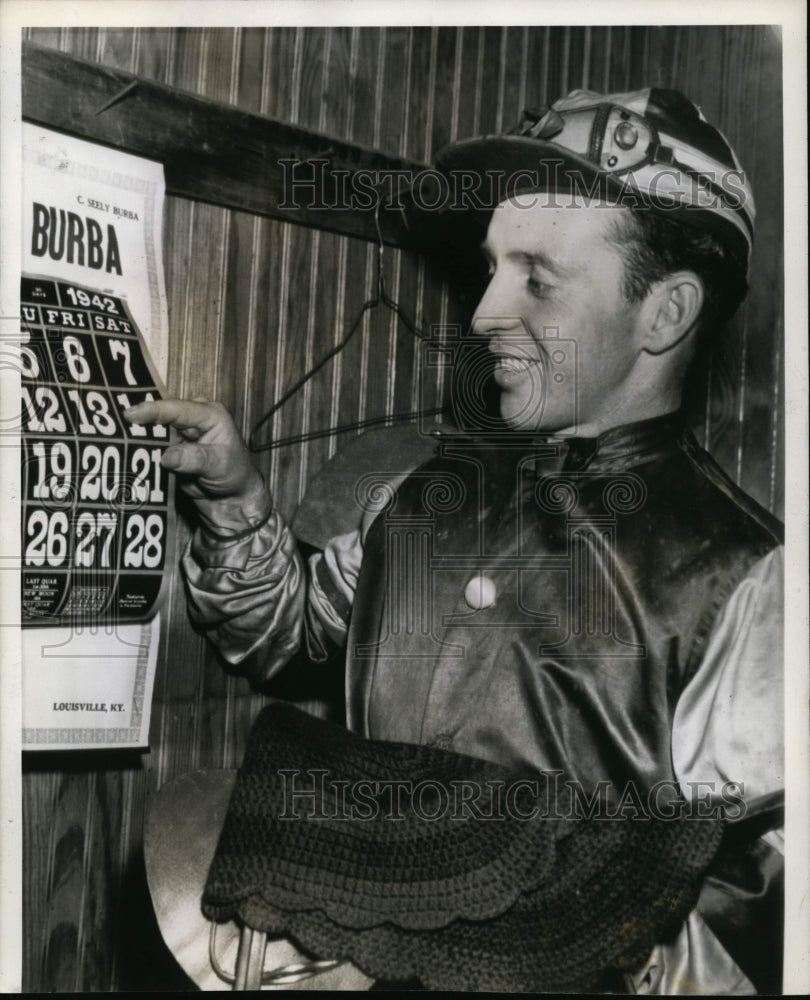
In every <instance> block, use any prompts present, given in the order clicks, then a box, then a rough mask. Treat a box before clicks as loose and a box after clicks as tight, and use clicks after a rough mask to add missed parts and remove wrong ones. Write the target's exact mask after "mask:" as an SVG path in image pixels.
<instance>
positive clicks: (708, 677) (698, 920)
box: [628, 548, 784, 996]
mask: <svg viewBox="0 0 810 1000" xmlns="http://www.w3.org/2000/svg"><path fill="white" fill-rule="evenodd" d="M783 589H784V588H783V551H782V549H781V548H778V549H776V550H774V551H773V552H772V553H770V554H769V555H768V556H766V557H765V558H764V559H762V560H760V562H758V563H757V564H756V565H755V566H754V567H753V569H752V570H751V571H750V572H749V573H748V575H747V576H746V577H745V579H744V580H743V581H742V582H741V583H740V585H739V586H738V587H737V588H736V590H735V591H734V593H733V594H732V595H731V597H730V599H729V600H728V601H727V603H726V605H725V607H724V608H723V610H722V612H721V614H720V616H719V618H718V620H717V623H716V625H715V628H714V630H713V632H712V635H711V637H710V640H709V643H708V646H707V648H706V653H705V656H704V658H703V661H702V662H701V665H700V667H699V669H698V671H697V673H696V674H695V676H694V677H693V679H692V680H691V681H690V682H689V684H688V685H687V686H686V688H685V690H684V691H683V693H682V695H681V697H680V699H679V701H678V704H677V706H676V709H675V717H674V720H673V727H672V762H673V767H674V770H675V774H676V776H677V778H678V781H679V783H680V785H681V789H682V791H683V793H684V796H685V797H686V798H687V800H690V799H694V796H695V795H696V794H697V795H698V796H700V797H703V796H706V795H712V794H714V795H715V796H716V795H717V792H718V790H719V789H721V788H722V787H723V785H724V784H725V783H732V784H733V785H734V786H736V794H738V795H739V797H740V798H742V800H743V801H744V802H745V803H746V806H748V805H750V804H753V803H756V802H757V800H760V801H762V800H763V799H764V797H765V796H768V795H770V794H772V793H774V792H778V791H780V790H782V789H783V788H784V727H783V716H784V707H783V692H784V680H783V672H784V671H783V666H784V664H783V632H782V622H783ZM762 841H763V843H762V845H761V846H760V847H759V848H758V849H757V856H758V857H768V856H770V858H771V859H772V860H771V861H770V862H769V864H770V866H771V867H773V866H774V865H778V863H779V862H778V859H779V858H780V856H781V855H783V854H784V840H783V830H782V829H776V830H771V831H769V832H768V833H766V834H765V835H764V836H763V838H762ZM763 891H764V890H763ZM699 911H700V904H699V907H698V909H697V910H694V911H693V912H692V914H691V915H690V917H689V920H688V921H687V923H686V925H685V926H684V927H683V928H682V930H681V932H680V934H679V935H678V936H677V937H676V938H675V939H674V940H673V941H672V942H671V943H669V944H665V945H660V944H659V945H656V947H655V948H654V949H653V952H652V954H651V955H650V957H649V959H648V961H647V962H646V963H645V965H644V967H643V968H642V969H640V970H639V971H638V972H637V973H634V974H633V975H632V977H629V978H630V980H631V982H630V984H628V985H629V986H630V988H631V992H636V993H648V994H670V995H677V994H682V993H700V994H703V995H708V996H724V995H725V996H743V995H746V994H754V993H756V992H757V991H756V989H755V988H754V985H753V984H752V983H751V981H750V980H749V979H748V977H747V976H746V974H745V973H744V972H743V970H742V969H741V968H740V966H739V965H738V964H737V962H736V961H735V960H734V958H732V956H731V954H729V953H728V952H727V951H726V948H725V946H724V945H723V944H721V942H720V941H719V940H718V938H717V937H716V936H715V934H714V933H713V931H712V929H711V928H710V927H709V926H708V924H707V922H706V921H705V920H704V919H703V917H702V916H701V912H699ZM740 919H741V918H740ZM766 936H767V935H766ZM760 937H762V935H760ZM737 957H738V958H739V957H740V955H739V954H738V955H737ZM743 964H745V963H743Z"/></svg>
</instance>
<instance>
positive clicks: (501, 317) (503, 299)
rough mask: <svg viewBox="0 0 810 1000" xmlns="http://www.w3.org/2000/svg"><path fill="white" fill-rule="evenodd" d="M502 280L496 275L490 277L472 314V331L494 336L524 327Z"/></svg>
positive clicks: (517, 330) (483, 335)
mask: <svg viewBox="0 0 810 1000" xmlns="http://www.w3.org/2000/svg"><path fill="white" fill-rule="evenodd" d="M509 300H510V296H509V294H508V290H507V288H506V285H505V283H504V282H503V281H499V280H498V277H497V275H496V276H494V277H493V278H492V280H491V281H490V283H489V285H488V286H487V290H486V291H485V292H484V294H483V296H482V298H481V301H480V302H479V303H478V306H477V308H476V310H475V313H474V314H473V318H472V332H473V333H474V334H477V335H479V336H482V337H494V336H496V335H497V334H499V333H513V334H514V333H517V332H519V331H521V330H522V329H523V328H524V325H523V320H522V318H521V317H520V316H519V315H518V314H517V311H516V309H515V307H514V304H513V303H512V304H511V306H510V301H509Z"/></svg>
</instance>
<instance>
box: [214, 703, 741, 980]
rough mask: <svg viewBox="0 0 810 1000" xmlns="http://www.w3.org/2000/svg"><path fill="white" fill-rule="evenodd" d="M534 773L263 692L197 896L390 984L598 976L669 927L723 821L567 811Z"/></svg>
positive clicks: (641, 954) (679, 919)
mask: <svg viewBox="0 0 810 1000" xmlns="http://www.w3.org/2000/svg"><path fill="white" fill-rule="evenodd" d="M543 779H544V775H543V774H540V775H538V774H530V775H527V774H525V773H515V772H512V771H509V770H508V769H505V768H503V767H499V766H497V765H494V764H491V763H489V762H486V761H482V760H478V759H476V758H473V757H469V756H465V755H461V754H456V753H453V752H450V751H447V750H442V749H438V748H435V747H426V746H415V745H412V744H404V743H392V742H385V741H376V740H367V739H364V738H362V737H359V736H357V735H355V734H353V733H350V732H348V731H347V730H345V729H343V728H342V727H340V726H337V725H335V724H333V723H330V722H325V721H323V720H321V719H317V718H314V717H312V716H309V715H307V714H305V713H304V712H301V711H300V710H298V709H296V708H294V707H292V706H290V705H286V704H283V703H275V704H271V705H269V706H268V707H267V708H265V709H263V710H262V712H261V713H260V715H259V716H258V718H257V720H256V722H255V724H254V727H253V729H252V731H251V734H250V737H249V740H248V746H247V749H246V752H245V757H244V761H243V764H242V767H241V769H240V771H239V775H238V778H237V782H236V785H235V788H234V791H233V794H232V797H231V801H230V804H229V807H228V813H227V816H226V819H225V824H224V826H223V829H222V833H221V835H220V840H219V844H218V847H217V851H216V854H215V856H214V860H213V862H212V865H211V869H210V871H209V875H208V881H207V884H206V888H205V892H204V895H203V912H204V914H205V915H206V917H208V918H209V919H213V920H227V919H234V918H236V919H240V920H242V921H244V922H245V923H247V924H248V925H250V926H251V927H254V928H256V929H258V930H262V931H265V932H267V933H268V934H283V935H286V936H288V937H290V938H292V939H293V940H295V941H296V942H297V943H298V944H300V945H301V946H302V947H303V948H304V949H305V950H307V951H309V952H311V953H312V954H314V955H316V956H318V957H322V958H330V959H346V960H349V961H351V962H353V963H354V964H355V965H356V966H358V967H359V968H360V969H361V970H362V971H363V972H365V973H366V974H367V975H369V976H372V977H373V978H375V979H382V980H386V981H389V982H405V981H411V980H414V979H416V980H418V981H419V982H420V983H421V984H422V985H423V986H424V987H425V988H428V989H455V990H498V991H504V990H505V991H520V992H524V991H549V992H552V991H553V992H571V991H592V990H598V989H600V988H601V985H603V984H604V983H605V982H606V981H610V978H609V977H610V976H611V974H616V973H621V972H624V971H631V970H633V969H634V968H637V967H638V966H640V965H641V964H642V963H643V962H644V961H645V960H646V959H647V957H648V955H649V953H650V950H651V949H652V947H653V945H654V944H655V943H656V942H658V941H663V940H666V939H667V938H668V937H670V936H672V935H674V934H676V933H677V931H678V929H679V928H680V926H681V924H682V923H683V921H684V919H685V918H686V916H687V914H688V913H689V911H690V910H691V909H692V907H693V906H694V904H695V902H696V900H697V896H698V892H699V888H700V881H701V876H702V874H703V873H704V872H705V871H706V869H707V868H708V866H709V864H710V863H711V861H712V858H713V857H714V855H715V853H716V852H717V849H718V846H719V844H720V840H721V837H722V832H723V829H722V827H723V825H722V823H721V822H720V821H719V820H714V819H695V818H689V817H682V818H673V819H669V820H663V819H660V818H658V819H656V818H654V817H649V818H644V819H623V818H619V819H607V820H605V819H596V818H591V819H582V818H580V819H568V818H562V817H564V816H565V815H566V811H565V810H563V809H560V808H559V806H560V802H558V801H556V800H555V797H554V794H553V793H554V786H553V785H552V784H549V783H548V782H547V781H545V780H543Z"/></svg>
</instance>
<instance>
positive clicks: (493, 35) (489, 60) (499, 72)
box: [476, 28, 506, 135]
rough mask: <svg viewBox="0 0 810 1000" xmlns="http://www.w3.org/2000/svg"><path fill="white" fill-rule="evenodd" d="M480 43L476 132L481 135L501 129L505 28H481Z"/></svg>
mask: <svg viewBox="0 0 810 1000" xmlns="http://www.w3.org/2000/svg"><path fill="white" fill-rule="evenodd" d="M479 30H480V32H481V34H480V36H479V45H480V50H481V58H480V60H479V64H478V77H479V80H480V91H479V102H480V105H479V110H478V116H477V117H478V120H477V122H476V132H477V133H479V134H481V135H486V134H488V133H492V132H497V131H499V128H500V125H499V120H500V117H501V114H500V112H501V105H502V87H503V81H504V72H505V68H506V67H505V65H504V63H503V62H502V61H501V56H502V45H501V42H502V39H503V37H504V35H505V32H506V29H505V28H481V29H479Z"/></svg>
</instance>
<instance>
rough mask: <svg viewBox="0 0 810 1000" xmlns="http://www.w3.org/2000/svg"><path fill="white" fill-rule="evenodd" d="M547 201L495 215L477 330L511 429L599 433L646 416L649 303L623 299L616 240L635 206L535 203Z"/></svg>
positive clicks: (520, 200) (525, 202)
mask: <svg viewBox="0 0 810 1000" xmlns="http://www.w3.org/2000/svg"><path fill="white" fill-rule="evenodd" d="M540 197H542V196H537V195H523V196H521V197H516V198H514V199H510V200H508V201H505V202H503V203H502V204H501V205H499V206H498V207H497V208H496V209H495V211H494V213H493V216H492V219H491V221H490V224H489V229H488V231H487V238H486V241H485V243H484V245H483V251H484V254H485V256H486V257H487V260H488V262H489V265H490V274H491V278H490V284H489V286H488V288H487V291H486V292H485V294H484V297H483V298H482V299H481V302H480V303H479V305H478V308H477V310H476V313H475V317H474V319H473V330H474V332H475V333H477V334H480V335H483V336H486V337H489V340H490V342H489V349H490V351H491V352H492V353H493V354H494V355H495V358H496V363H495V372H494V378H495V381H496V382H497V383H498V385H499V386H500V388H501V390H502V393H501V415H502V417H503V418H504V420H505V421H506V423H507V424H509V426H511V427H513V428H514V429H516V430H522V431H538V430H539V431H545V432H551V433H561V434H570V433H574V432H576V433H579V434H583V435H590V434H596V433H599V432H601V431H603V430H605V429H607V428H608V427H612V426H615V425H617V424H619V423H624V422H627V421H629V420H632V419H638V418H639V414H638V413H636V412H634V397H635V393H636V391H637V390H638V378H639V373H638V371H637V366H638V365H637V363H638V359H639V356H640V354H641V348H640V346H639V344H640V342H641V340H640V336H639V330H638V320H639V314H640V310H641V306H642V304H641V303H632V302H628V301H626V300H625V298H624V295H623V292H622V276H623V268H624V262H623V259H622V256H621V253H620V250H619V248H618V247H617V246H616V245H615V244H614V243H612V242H611V237H612V233H613V229H614V226H615V224H616V223H617V221H618V220H619V213H626V212H628V211H629V209H626V208H621V207H610V206H607V205H601V204H600V205H596V204H590V205H588V206H582V207H568V206H566V207H545V206H540V205H538V204H536V203H534V204H533V199H534V202H536V201H537V200H539V198H540ZM555 341H556V343H555ZM571 342H573V344H574V345H575V350H572V349H571ZM573 354H575V355H576V361H575V362H574V358H573V357H572V355H573ZM642 415H643V414H642Z"/></svg>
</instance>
